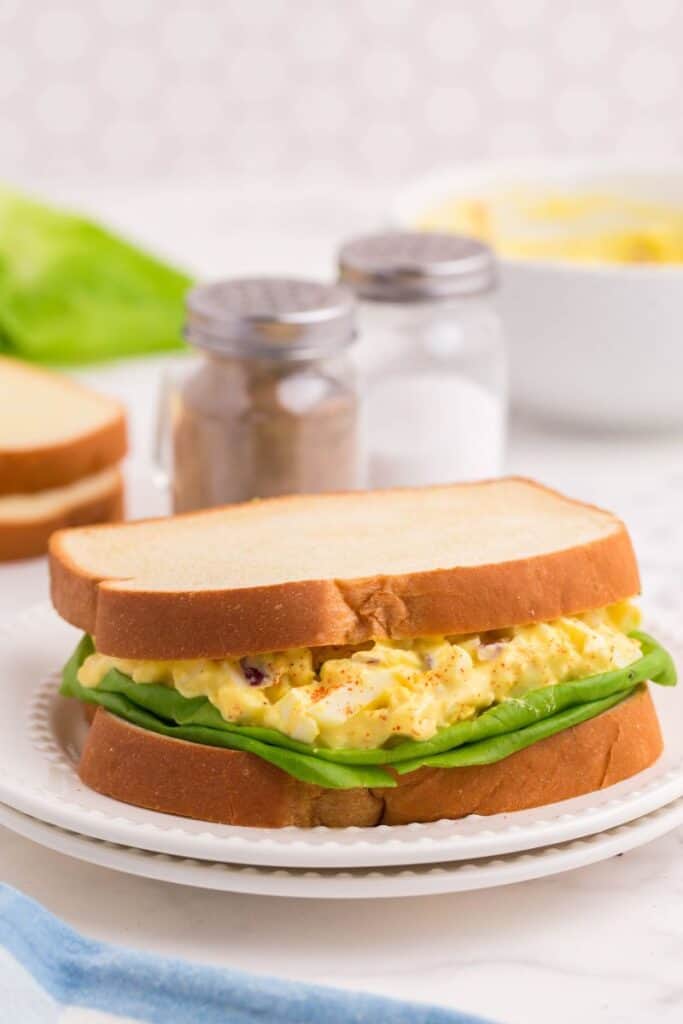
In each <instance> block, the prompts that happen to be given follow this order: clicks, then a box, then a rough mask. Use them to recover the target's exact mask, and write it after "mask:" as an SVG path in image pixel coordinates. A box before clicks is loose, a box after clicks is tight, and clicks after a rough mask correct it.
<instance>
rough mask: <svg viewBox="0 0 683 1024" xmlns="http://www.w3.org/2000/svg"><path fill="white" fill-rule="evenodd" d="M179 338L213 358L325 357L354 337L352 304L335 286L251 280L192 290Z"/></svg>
mask: <svg viewBox="0 0 683 1024" xmlns="http://www.w3.org/2000/svg"><path fill="white" fill-rule="evenodd" d="M186 307H187V317H186V325H185V336H186V338H187V340H188V341H189V342H191V344H193V345H197V346H198V347H199V348H202V349H208V350H210V351H212V352H216V353H225V354H233V355H243V356H244V355H246V356H267V357H270V358H272V357H276V358H281V359H293V358H300V357H302V356H315V355H325V354H328V353H332V352H334V351H336V350H338V349H340V348H344V347H345V346H346V345H348V344H349V343H350V342H351V341H353V339H354V337H355V314H356V300H355V298H354V296H353V294H352V292H351V291H349V289H347V288H345V287H343V286H342V285H337V284H322V283H320V282H317V281H305V280H298V279H296V278H279V277H254V278H237V279H234V280H228V281H216V282H214V283H211V284H204V285H199V286H198V287H196V288H193V289H192V290H191V291H190V292H189V294H188V296H187V300H186Z"/></svg>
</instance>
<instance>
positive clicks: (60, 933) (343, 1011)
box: [0, 885, 484, 1024]
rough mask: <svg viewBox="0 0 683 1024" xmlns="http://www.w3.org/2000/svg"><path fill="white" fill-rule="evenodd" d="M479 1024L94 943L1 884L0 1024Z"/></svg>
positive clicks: (454, 1015) (416, 1007)
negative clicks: (144, 1023) (147, 1023)
mask: <svg viewBox="0 0 683 1024" xmlns="http://www.w3.org/2000/svg"><path fill="white" fill-rule="evenodd" d="M143 1021H144V1022H151V1024H380V1022H381V1024H484V1022H483V1021H482V1019H481V1018H480V1017H472V1016H470V1015H468V1014H463V1013H457V1012H454V1011H451V1010H446V1009H440V1008H438V1007H432V1006H426V1005H424V1004H419V1003H404V1002H397V1001H395V1000H392V999H384V998H382V997H381V996H372V995H366V994H364V993H361V992H344V991H341V990H338V989H332V988H322V987H319V986H315V985H304V984H303V983H297V982H292V981H280V980H278V979H277V978H269V977H259V976H257V975H250V974H245V973H244V972H242V971H233V970H221V969H219V968H215V967H203V966H201V965H199V964H192V963H188V962H186V961H183V960H172V959H167V958H164V957H158V956H150V955H147V954H145V953H136V952H133V951H132V950H126V949H122V948H120V947H118V946H110V945H107V944H105V943H102V942H93V941H91V940H90V939H86V938H84V937H83V936H82V935H80V934H79V933H78V932H75V931H73V929H72V928H69V927H68V926H67V925H66V924H64V922H63V921H60V920H59V919H58V918H56V917H54V916H53V915H52V914H50V913H48V911H47V910H45V909H44V908H43V907H41V906H40V904H38V903H35V902H34V901H33V900H30V899H28V898H27V897H26V896H23V895H22V894H21V893H19V892H17V891H16V890H15V889H11V888H10V887H9V886H6V885H0V1024H86V1022H87V1024H141V1022H143Z"/></svg>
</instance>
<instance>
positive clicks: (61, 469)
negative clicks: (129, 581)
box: [0, 356, 126, 561]
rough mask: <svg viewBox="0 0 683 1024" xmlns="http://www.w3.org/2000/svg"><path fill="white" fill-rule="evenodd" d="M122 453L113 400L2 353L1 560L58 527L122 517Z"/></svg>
mask: <svg viewBox="0 0 683 1024" xmlns="http://www.w3.org/2000/svg"><path fill="white" fill-rule="evenodd" d="M125 453H126V419H125V413H124V410H123V407H122V406H121V405H119V403H118V402H116V401H114V400H113V399H111V398H107V397H105V396H103V395H99V394H96V393H95V392H93V391H90V390H89V389H88V388H85V387H83V386H82V385H80V384H77V383H76V382H75V381H73V380H71V379H70V378H68V377H64V376H62V375H60V374H57V373H52V372H48V371H46V370H41V369H36V368H34V367H29V366H26V365H25V364H23V363H21V362H19V361H17V360H15V359H10V358H7V357H4V356H3V357H0V561H6V560H8V559H14V558H29V557H32V556H34V555H40V554H43V553H44V552H45V551H46V550H47V542H48V539H49V537H50V534H51V533H52V532H53V531H54V530H56V529H59V528H61V527H64V526H82V525H87V524H90V523H101V522H112V521H115V520H117V519H120V518H121V517H122V515H123V480H122V476H121V472H120V469H119V462H120V461H121V459H122V458H123V456H124V455H125Z"/></svg>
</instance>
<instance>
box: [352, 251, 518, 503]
mask: <svg viewBox="0 0 683 1024" xmlns="http://www.w3.org/2000/svg"><path fill="white" fill-rule="evenodd" d="M339 274H340V280H341V281H342V282H343V283H344V284H346V285H347V286H348V287H350V288H352V289H353V290H354V292H355V293H356V295H357V297H358V298H359V299H360V300H361V302H360V310H359V326H360V338H361V340H360V345H359V348H358V359H359V364H360V368H361V371H362V375H363V377H364V381H365V391H366V405H367V428H368V439H369V442H368V443H369V451H368V456H369V481H370V484H371V485H372V486H375V487H386V486H394V485H411V484H434V483H446V482H451V481H457V480H471V479H476V478H486V477H491V476H496V475H498V474H500V472H501V470H502V466H503V458H504V450H505V434H506V421H507V366H506V352H505V344H504V339H503V332H502V327H501V323H500V320H499V317H498V315H497V312H496V309H495V306H494V303H493V295H494V291H495V287H496V264H495V259H494V256H493V254H492V252H491V250H490V249H489V248H488V247H487V246H485V245H483V244H482V243H480V242H477V241H475V240H473V239H470V238H464V237H459V236H457V235H445V234H444V235H441V234H431V233H421V232H391V233H386V234H379V235H370V236H365V237H361V238H355V239H353V240H351V241H349V242H347V243H346V244H345V245H344V246H343V247H342V248H341V250H340V252H339Z"/></svg>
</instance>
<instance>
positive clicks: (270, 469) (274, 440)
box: [168, 352, 364, 512]
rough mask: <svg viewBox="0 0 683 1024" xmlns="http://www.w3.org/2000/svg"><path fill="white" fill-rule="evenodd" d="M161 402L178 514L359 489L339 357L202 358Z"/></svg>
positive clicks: (356, 449)
mask: <svg viewBox="0 0 683 1024" xmlns="http://www.w3.org/2000/svg"><path fill="white" fill-rule="evenodd" d="M168 401H169V411H170V427H171V434H172V451H173V460H172V461H173V473H172V478H173V485H172V490H173V508H174V511H176V512H187V511H191V510H193V509H198V508H208V507H212V506H215V505H223V504H229V503H232V502H236V501H245V500H248V499H250V498H254V497H262V498H265V497H273V496H275V495H281V494H294V493H315V492H321V491H330V490H351V489H354V488H356V487H359V486H361V485H362V483H363V482H364V480H363V475H364V474H363V464H362V451H361V448H360V439H359V415H358V406H359V399H358V395H357V390H356V374H355V368H354V366H353V363H352V361H351V359H350V357H349V355H348V353H346V352H344V353H340V354H339V355H337V356H331V357H327V358H322V359H306V360H287V361H286V362H282V361H280V360H277V359H275V360H273V359H268V358H259V359H252V358H243V357H239V356H222V355H221V356H219V355H216V354H208V353H204V354H202V356H200V357H198V358H197V360H196V362H195V365H194V366H193V367H192V368H191V370H189V371H188V372H187V373H186V374H185V376H184V379H182V380H179V381H177V382H176V383H175V384H174V385H173V386H172V389H171V393H170V395H169V396H168Z"/></svg>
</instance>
